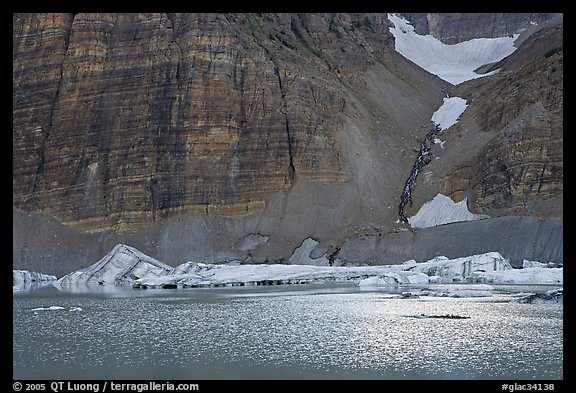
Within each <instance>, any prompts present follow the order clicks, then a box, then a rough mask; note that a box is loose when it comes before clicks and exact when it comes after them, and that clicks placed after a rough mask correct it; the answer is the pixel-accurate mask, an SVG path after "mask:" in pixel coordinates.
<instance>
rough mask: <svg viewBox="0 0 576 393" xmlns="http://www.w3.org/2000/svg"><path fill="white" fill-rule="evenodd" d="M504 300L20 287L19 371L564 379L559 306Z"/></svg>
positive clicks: (51, 375)
mask: <svg viewBox="0 0 576 393" xmlns="http://www.w3.org/2000/svg"><path fill="white" fill-rule="evenodd" d="M513 289H514V290H517V291H521V290H523V289H524V290H525V289H526V288H517V287H514V288H513ZM527 291H531V292H534V289H533V288H529V289H528V290H527ZM509 300H510V295H507V294H498V293H497V294H496V295H494V296H493V297H489V298H468V299H456V298H432V297H421V298H419V299H395V298H393V294H390V293H386V292H382V291H372V292H370V291H361V290H360V289H358V287H355V286H348V285H300V286H293V287H292V286H290V287H289V286H278V287H268V288H247V287H243V288H213V289H189V290H147V291H146V290H144V291H137V290H127V291H117V292H113V293H105V292H103V293H62V292H57V291H55V290H40V291H34V292H30V293H26V294H14V297H13V333H14V334H13V356H14V359H13V365H14V368H13V370H14V371H13V377H14V378H15V379H28V378H41V379H51V380H53V379H58V378H61V379H104V378H106V379H131V378H133V379H147V380H148V379H335V378H336V379H337V378H342V379H562V378H563V372H562V363H563V305H561V304H560V305H537V304H514V303H509ZM53 305H55V306H62V307H64V309H63V310H46V311H42V310H40V311H34V310H33V309H35V308H39V307H43V308H46V307H49V306H53ZM74 307H80V308H81V309H82V311H71V309H73V308H74ZM422 313H424V314H433V315H447V314H455V315H460V316H466V317H469V318H466V319H441V318H416V317H417V316H419V315H420V314H422Z"/></svg>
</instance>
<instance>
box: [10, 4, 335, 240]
mask: <svg viewBox="0 0 576 393" xmlns="http://www.w3.org/2000/svg"><path fill="white" fill-rule="evenodd" d="M254 18H256V17H255V16H234V15H228V16H226V15H208V14H201V15H188V14H186V15H166V14H152V15H143V14H77V15H32V14H26V15H15V16H14V85H13V86H14V134H13V142H14V160H15V162H16V163H17V165H16V166H15V169H14V190H15V193H14V204H15V206H17V207H20V208H23V209H42V210H48V211H51V212H52V213H53V214H55V215H56V216H57V217H59V218H60V219H61V220H63V221H64V222H67V223H70V224H73V225H77V226H79V227H81V228H84V229H87V230H93V229H105V228H113V229H117V230H130V229H131V227H133V226H135V225H137V224H141V223H142V222H145V221H147V220H156V219H161V218H166V217H169V216H171V215H172V216H173V215H174V214H175V213H182V212H202V213H210V214H227V215H244V214H247V213H252V212H254V211H259V210H261V209H262V207H263V203H264V201H265V200H266V199H267V198H268V197H269V196H270V195H271V194H272V193H274V192H277V191H287V190H288V189H289V188H290V186H291V184H292V182H293V180H294V176H295V174H296V173H298V174H302V175H305V176H307V177H309V178H310V179H313V180H317V181H322V182H328V183H333V182H342V181H343V180H345V179H346V176H345V172H344V170H343V167H342V163H341V161H340V156H339V149H338V147H337V146H336V145H335V140H334V133H335V132H336V131H337V130H338V129H340V128H341V127H342V120H341V119H339V112H341V111H342V110H343V106H344V100H343V97H342V95H341V94H340V93H339V92H338V91H336V90H334V89H330V90H327V89H325V87H326V82H325V81H322V80H319V81H315V80H314V79H313V78H311V77H312V76H313V75H315V74H316V75H320V74H319V73H318V72H317V70H312V71H308V70H306V69H303V68H302V65H300V64H285V59H283V58H282V56H281V54H280V53H278V54H275V53H273V52H271V50H273V49H274V45H276V46H278V45H282V44H280V43H278V40H279V39H280V38H278V39H275V40H274V43H272V42H270V39H269V38H268V37H264V36H263V37H257V35H258V34H257V31H259V29H260V27H258V26H257V25H255V23H258V22H256V21H254V20H253V19H254ZM278 18H281V17H278ZM283 22H285V23H284V25H287V26H282V24H281V25H280V26H279V27H281V28H283V29H284V30H282V31H283V32H285V31H288V32H289V33H290V36H293V35H294V34H295V33H293V32H292V30H290V26H292V25H293V26H294V29H293V30H294V31H299V30H297V26H298V23H300V22H299V21H298V20H297V21H295V22H292V21H290V20H288V21H283ZM259 23H262V22H261V21H260V22H259ZM270 24H272V23H270ZM303 31H304V30H303ZM260 34H261V35H263V34H264V32H263V31H262V32H260ZM270 34H272V33H270ZM278 34H281V33H278ZM285 34H286V33H285ZM290 36H287V37H286V38H285V40H288V41H294V38H290ZM256 39H258V41H257V40H256ZM261 39H265V41H264V42H259V40H261ZM288 41H286V45H288V46H291V45H292V44H289V43H288ZM294 45H295V44H294ZM282 46H283V45H282ZM284 48H285V49H286V50H288V51H290V50H291V49H289V48H287V47H285V46H284ZM293 50H294V51H296V48H294V49H293ZM323 66H324V67H323V68H327V67H328V66H327V65H326V64H323ZM322 71H324V70H322ZM328 71H329V70H328ZM330 77H331V78H332V79H334V80H337V79H336V77H335V76H334V75H333V72H332V75H330ZM320 78H321V79H323V77H321V76H320Z"/></svg>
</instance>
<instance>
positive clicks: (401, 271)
mask: <svg viewBox="0 0 576 393" xmlns="http://www.w3.org/2000/svg"><path fill="white" fill-rule="evenodd" d="M385 266H387V267H388V269H389V271H387V272H385V273H383V274H381V275H380V276H379V277H370V278H368V279H365V280H362V281H360V283H359V285H360V286H362V287H370V286H395V285H411V284H429V283H439V282H442V283H452V282H458V283H459V282H466V281H469V280H470V277H472V276H473V275H474V274H475V273H477V272H499V271H510V270H512V266H511V265H510V263H509V262H508V261H507V260H506V259H505V258H504V257H503V256H502V255H500V254H499V253H497V252H488V253H485V254H479V255H472V256H468V257H462V258H455V259H448V258H446V257H444V256H440V257H436V258H433V259H431V260H429V261H426V262H420V263H418V262H416V261H414V260H410V261H407V262H404V263H403V264H400V265H385ZM475 289H478V287H475Z"/></svg>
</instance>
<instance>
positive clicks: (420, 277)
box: [358, 271, 430, 288]
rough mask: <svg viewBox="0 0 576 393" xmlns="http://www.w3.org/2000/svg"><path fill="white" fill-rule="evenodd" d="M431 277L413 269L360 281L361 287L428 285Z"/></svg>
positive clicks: (387, 273)
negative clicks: (412, 270)
mask: <svg viewBox="0 0 576 393" xmlns="http://www.w3.org/2000/svg"><path fill="white" fill-rule="evenodd" d="M429 283H430V277H429V276H428V275H427V274H424V273H418V272H411V271H393V272H386V273H384V274H381V275H380V276H375V277H369V278H366V279H364V280H362V281H360V282H359V283H358V285H359V286H360V287H364V288H366V287H390V286H401V285H427V284H429Z"/></svg>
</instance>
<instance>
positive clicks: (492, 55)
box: [388, 14, 519, 85]
mask: <svg viewBox="0 0 576 393" xmlns="http://www.w3.org/2000/svg"><path fill="white" fill-rule="evenodd" d="M388 19H389V20H390V21H391V22H392V23H393V24H394V27H390V32H391V33H392V35H394V39H395V43H394V45H395V49H396V51H397V52H398V53H400V54H401V55H402V56H404V57H405V58H407V59H408V60H410V61H412V62H413V63H415V64H416V65H418V66H420V67H422V68H423V69H425V70H426V71H428V72H430V73H431V74H434V75H436V76H438V77H439V78H441V79H444V80H445V81H447V82H449V83H451V84H452V85H458V84H460V83H462V82H464V81H467V80H471V79H476V78H480V77H483V76H487V75H492V74H494V73H495V72H496V71H494V72H491V73H487V74H477V73H476V72H474V71H475V70H476V69H477V68H479V67H481V66H483V65H486V64H491V63H495V62H497V61H500V60H502V59H504V58H505V57H507V56H509V55H511V54H512V53H514V51H515V50H516V49H517V48H516V47H515V46H514V42H515V41H516V39H517V38H518V37H519V34H514V35H513V36H512V37H500V38H475V39H472V40H469V41H464V42H460V43H457V44H454V45H446V44H444V43H443V42H442V41H440V40H438V39H437V38H434V37H433V36H432V35H430V34H428V35H425V36H423V35H419V34H416V32H415V31H414V27H413V26H412V25H411V24H410V22H408V21H407V20H406V19H404V18H402V17H400V16H397V15H396V14H388Z"/></svg>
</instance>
